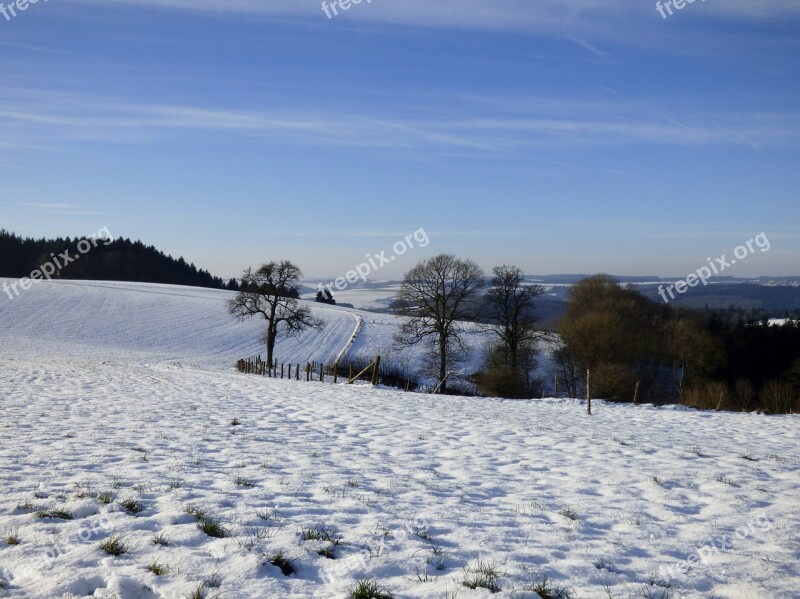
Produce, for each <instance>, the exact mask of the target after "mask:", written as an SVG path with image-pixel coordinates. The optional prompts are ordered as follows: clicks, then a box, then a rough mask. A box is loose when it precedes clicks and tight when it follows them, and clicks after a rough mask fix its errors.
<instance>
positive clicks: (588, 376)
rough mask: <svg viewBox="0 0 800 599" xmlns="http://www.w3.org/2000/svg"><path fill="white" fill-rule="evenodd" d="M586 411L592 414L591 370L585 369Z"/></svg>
mask: <svg viewBox="0 0 800 599" xmlns="http://www.w3.org/2000/svg"><path fill="white" fill-rule="evenodd" d="M586 413H587V414H589V416H591V415H592V371H591V370H587V371H586Z"/></svg>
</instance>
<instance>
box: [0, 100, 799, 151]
mask: <svg viewBox="0 0 800 599" xmlns="http://www.w3.org/2000/svg"><path fill="white" fill-rule="evenodd" d="M511 105H512V104H509V106H511ZM520 106H523V105H522V104H521V105H520ZM524 106H526V107H527V109H526V110H519V111H516V112H513V111H511V112H509V110H508V109H504V110H499V109H497V110H493V109H489V108H487V107H485V106H482V105H480V103H479V102H477V103H474V104H472V105H465V104H463V103H462V105H461V106H460V108H459V112H458V113H455V112H453V113H452V114H451V116H449V117H448V118H438V117H437V118H429V119H426V118H409V117H406V116H401V115H398V114H397V113H396V111H394V110H393V109H392V108H390V107H386V108H385V109H384V108H375V109H373V110H385V114H380V115H376V116H367V115H362V114H347V113H345V114H340V113H339V112H338V111H336V110H335V109H334V110H331V111H329V112H324V111H322V110H321V109H311V108H307V109H306V110H299V109H293V110H288V109H281V108H280V107H278V108H275V109H273V110H272V111H269V112H268V111H265V112H256V111H246V110H235V109H230V108H218V107H204V106H189V105H171V104H152V103H146V102H143V103H135V102H130V101H119V100H116V99H109V98H102V97H97V96H87V95H77V94H61V93H58V92H49V91H36V90H18V89H17V90H12V89H0V133H2V132H3V130H4V128H8V131H7V133H8V134H7V135H4V137H5V138H6V141H5V142H4V143H6V144H11V145H12V146H13V144H14V143H19V144H20V145H21V146H22V145H27V146H33V147H51V146H55V147H58V144H59V142H62V143H67V142H74V141H87V142H112V143H147V142H152V141H154V140H158V139H162V138H175V137H177V138H185V137H186V136H189V135H195V134H203V133H204V132H212V133H214V134H215V135H221V134H226V135H227V136H228V137H229V139H236V138H237V137H241V136H256V137H260V138H264V139H266V140H268V141H272V140H274V141H276V142H280V143H296V144H305V143H314V144H329V145H339V146H359V147H374V148H395V149H409V148H412V149H413V148H442V149H453V148H461V149H465V150H469V151H471V152H473V153H476V154H491V153H509V152H520V151H526V150H529V149H542V148H552V147H564V146H582V145H595V146H609V145H620V144H649V145H678V146H706V145H741V144H746V145H748V146H749V147H751V148H753V149H760V148H762V147H770V146H785V145H796V144H797V143H798V142H800V115H798V114H795V113H789V114H771V115H762V114H760V115H748V114H738V113H731V114H721V113H718V112H714V113H711V114H706V113H704V112H702V111H694V112H688V111H687V112H686V113H685V114H683V115H682V117H681V121H680V122H679V121H677V120H675V119H671V118H669V117H666V116H665V115H663V114H660V113H657V112H656V111H654V110H650V109H649V108H648V107H641V106H639V107H637V106H635V105H632V104H630V103H626V102H625V100H624V99H622V98H619V99H617V101H616V102H605V103H602V104H599V103H596V102H584V103H581V102H574V101H573V102H571V103H570V105H569V107H568V108H565V106H564V103H563V102H562V101H561V99H559V98H552V99H550V100H549V101H547V100H541V99H533V100H532V101H531V102H530V103H528V104H524ZM15 139H16V140H18V142H15V141H14V140H15Z"/></svg>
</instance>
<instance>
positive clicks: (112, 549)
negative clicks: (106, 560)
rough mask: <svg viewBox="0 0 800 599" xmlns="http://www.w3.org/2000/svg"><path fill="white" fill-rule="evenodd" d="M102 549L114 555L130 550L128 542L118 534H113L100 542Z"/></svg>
mask: <svg viewBox="0 0 800 599" xmlns="http://www.w3.org/2000/svg"><path fill="white" fill-rule="evenodd" d="M100 549H102V550H103V551H105V552H106V553H107V554H109V555H114V556H120V555H124V554H125V553H127V552H128V546H127V544H126V543H125V541H123V540H122V537H121V536H119V535H117V534H114V535H111V536H110V537H108V538H107V539H106V540H105V541H103V542H102V543H100Z"/></svg>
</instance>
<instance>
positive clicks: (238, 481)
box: [234, 476, 256, 487]
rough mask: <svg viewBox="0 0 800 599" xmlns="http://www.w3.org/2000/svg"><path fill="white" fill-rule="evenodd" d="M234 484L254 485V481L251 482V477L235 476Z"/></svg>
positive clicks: (240, 485) (242, 485) (241, 485)
mask: <svg viewBox="0 0 800 599" xmlns="http://www.w3.org/2000/svg"><path fill="white" fill-rule="evenodd" d="M234 482H235V483H236V486H238V487H255V486H256V483H255V482H253V479H252V478H247V477H246V476H237V477H236V479H235V480H234Z"/></svg>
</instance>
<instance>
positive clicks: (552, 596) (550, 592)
mask: <svg viewBox="0 0 800 599" xmlns="http://www.w3.org/2000/svg"><path fill="white" fill-rule="evenodd" d="M527 590H529V591H533V592H534V593H537V594H538V595H539V597H541V599H573V593H574V591H573V592H570V591H569V590H567V588H566V587H556V586H553V583H552V582H551V581H550V579H549V578H548V577H547V576H542V579H541V580H537V581H535V582H534V583H533V584H532V585H530V587H528V588H527Z"/></svg>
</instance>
